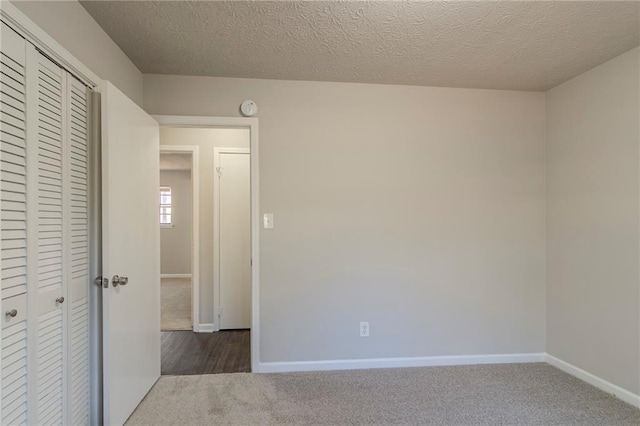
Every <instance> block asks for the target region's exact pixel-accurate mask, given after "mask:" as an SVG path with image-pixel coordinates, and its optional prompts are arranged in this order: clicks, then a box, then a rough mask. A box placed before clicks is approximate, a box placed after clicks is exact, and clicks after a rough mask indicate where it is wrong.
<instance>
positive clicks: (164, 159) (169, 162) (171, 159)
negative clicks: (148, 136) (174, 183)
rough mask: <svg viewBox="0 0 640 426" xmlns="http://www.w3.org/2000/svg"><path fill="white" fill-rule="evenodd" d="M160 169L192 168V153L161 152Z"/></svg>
mask: <svg viewBox="0 0 640 426" xmlns="http://www.w3.org/2000/svg"><path fill="white" fill-rule="evenodd" d="M160 170H165V171H167V170H191V154H174V153H162V152H161V153H160Z"/></svg>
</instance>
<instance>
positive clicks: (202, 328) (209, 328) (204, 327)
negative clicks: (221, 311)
mask: <svg viewBox="0 0 640 426" xmlns="http://www.w3.org/2000/svg"><path fill="white" fill-rule="evenodd" d="M193 331H194V332H196V333H213V331H214V328H213V324H195V325H194V326H193Z"/></svg>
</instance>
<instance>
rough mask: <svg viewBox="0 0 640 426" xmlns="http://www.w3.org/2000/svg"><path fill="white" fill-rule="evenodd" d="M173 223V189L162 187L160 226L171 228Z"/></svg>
mask: <svg viewBox="0 0 640 426" xmlns="http://www.w3.org/2000/svg"><path fill="white" fill-rule="evenodd" d="M172 224H173V222H172V221H171V187H168V186H161V187H160V226H161V227H165V228H170V227H171V226H172Z"/></svg>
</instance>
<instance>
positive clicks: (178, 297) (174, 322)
mask: <svg viewBox="0 0 640 426" xmlns="http://www.w3.org/2000/svg"><path fill="white" fill-rule="evenodd" d="M160 299H161V307H160V321H161V322H160V328H161V329H162V330H163V331H168V330H191V329H192V326H191V278H162V279H161V280H160Z"/></svg>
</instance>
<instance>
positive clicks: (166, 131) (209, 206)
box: [160, 127, 249, 324]
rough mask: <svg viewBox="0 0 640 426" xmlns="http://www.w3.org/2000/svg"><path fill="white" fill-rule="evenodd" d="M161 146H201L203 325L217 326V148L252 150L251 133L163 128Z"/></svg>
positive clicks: (201, 301) (201, 299)
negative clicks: (214, 319) (214, 252)
mask: <svg viewBox="0 0 640 426" xmlns="http://www.w3.org/2000/svg"><path fill="white" fill-rule="evenodd" d="M160 145H196V146H199V147H200V149H199V156H200V180H199V184H200V233H199V235H200V323H201V324H213V306H214V300H213V273H214V271H213V221H214V216H213V148H215V147H232V148H249V130H247V129H189V128H171V127H160Z"/></svg>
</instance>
